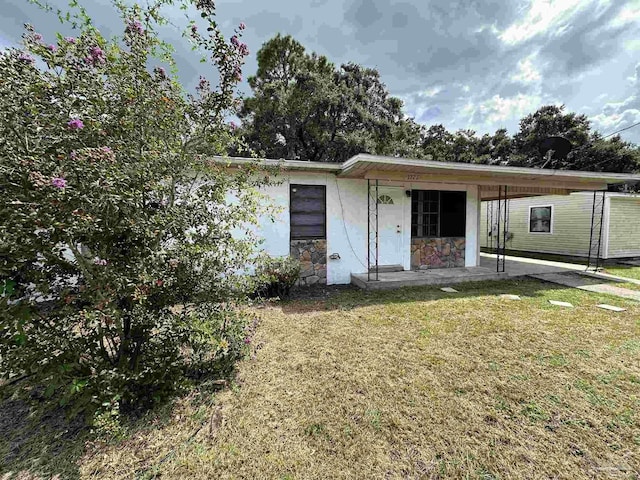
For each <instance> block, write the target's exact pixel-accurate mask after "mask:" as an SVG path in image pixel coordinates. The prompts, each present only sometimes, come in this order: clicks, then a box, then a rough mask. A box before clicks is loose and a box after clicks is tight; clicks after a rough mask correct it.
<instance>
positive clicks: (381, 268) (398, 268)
mask: <svg viewBox="0 0 640 480" xmlns="http://www.w3.org/2000/svg"><path fill="white" fill-rule="evenodd" d="M369 271H370V272H375V271H376V267H371V268H370V269H369ZM388 272H404V267H403V266H402V265H378V273H388Z"/></svg>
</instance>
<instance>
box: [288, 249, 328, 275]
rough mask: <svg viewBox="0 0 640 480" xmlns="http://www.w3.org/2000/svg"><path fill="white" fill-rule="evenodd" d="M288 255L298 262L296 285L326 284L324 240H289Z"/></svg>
mask: <svg viewBox="0 0 640 480" xmlns="http://www.w3.org/2000/svg"><path fill="white" fill-rule="evenodd" d="M290 255H291V257H293V258H296V259H298V260H299V261H300V279H299V280H298V283H297V284H298V285H313V284H315V283H327V241H326V240H291V245H290Z"/></svg>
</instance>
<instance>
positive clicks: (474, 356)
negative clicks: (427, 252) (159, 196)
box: [0, 280, 640, 479]
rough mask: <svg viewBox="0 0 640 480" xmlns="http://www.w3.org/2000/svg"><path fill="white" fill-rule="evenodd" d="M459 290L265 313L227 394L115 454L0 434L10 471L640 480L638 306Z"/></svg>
mask: <svg viewBox="0 0 640 480" xmlns="http://www.w3.org/2000/svg"><path fill="white" fill-rule="evenodd" d="M456 288H457V289H459V290H460V293H454V294H445V293H443V292H441V291H440V290H439V289H437V288H415V289H405V290H399V291H393V292H382V293H380V292H375V293H374V292H372V293H367V292H362V291H351V290H349V291H343V292H341V293H337V294H335V295H332V296H329V297H328V298H324V299H322V300H293V301H289V302H285V303H280V304H273V305H268V306H265V307H263V308H260V309H258V312H259V315H260V317H261V318H262V323H261V325H260V327H259V329H258V333H257V336H256V343H255V347H256V355H255V357H254V358H247V359H246V360H244V361H242V362H241V364H240V365H239V373H238V377H237V379H236V382H235V383H234V384H233V385H231V387H230V388H228V389H225V390H223V391H221V392H219V393H216V394H215V395H214V396H212V395H211V394H206V395H205V394H204V393H202V394H201V395H199V396H198V395H195V394H194V395H191V396H189V397H187V398H183V399H179V400H178V401H176V402H175V403H174V404H173V405H168V406H166V407H165V408H164V409H160V410H158V411H156V412H151V413H149V414H148V415H147V416H146V417H144V418H142V419H139V420H137V421H136V422H135V423H132V425H131V427H130V432H129V433H128V434H127V436H126V438H125V439H124V440H121V441H113V442H110V443H100V442H94V441H92V438H91V435H90V434H88V433H80V434H78V435H76V436H75V437H73V438H71V437H69V436H68V434H65V435H66V436H65V435H63V436H62V438H63V440H64V441H56V439H55V437H54V434H55V430H54V431H53V432H52V431H48V430H47V431H42V433H41V434H40V435H39V436H37V438H35V439H33V438H32V439H22V440H21V442H18V443H16V441H15V436H16V432H13V431H11V430H10V429H9V428H8V427H6V426H5V428H6V429H7V431H6V432H4V433H5V434H4V435H3V437H2V440H0V455H2V456H4V458H5V462H4V468H5V470H11V471H13V472H22V473H23V474H25V475H27V473H30V474H34V475H35V474H42V476H43V478H48V476H46V477H45V475H51V474H56V473H58V474H60V478H68V477H71V478H73V477H80V478H136V476H137V477H138V478H150V476H151V474H158V475H159V478H163V479H165V478H170V479H173V478H175V479H179V478H195V479H209V478H251V479H253V478H255V479H263V478H264V479H271V478H274V479H307V478H317V479H324V478H344V479H350V478H456V479H457V478H473V479H498V478H501V479H507V478H562V479H593V478H625V479H631V478H637V475H638V473H639V472H638V468H639V466H640V453H639V452H640V361H638V359H639V358H640V304H638V303H633V302H631V301H625V300H619V299H615V298H613V297H608V296H604V295H596V294H592V293H588V292H584V291H580V290H577V289H565V288H560V287H555V286H553V285H550V284H547V283H542V282H537V281H533V280H530V281H529V280H528V281H519V282H516V281H510V282H489V283H482V284H479V283H469V284H463V285H459V286H456ZM502 293H515V294H519V295H521V296H522V300H520V301H517V300H507V299H503V298H500V297H499V295H500V294H502ZM550 299H555V300H563V301H567V302H571V303H573V304H574V305H575V308H571V309H566V308H561V307H554V306H552V305H550V304H549V303H548V300H550ZM601 302H607V303H610V304H614V305H620V306H624V307H626V308H627V311H625V312H623V313H612V312H608V311H605V310H601V309H598V308H596V307H595V305H596V304H597V303H601ZM0 413H3V412H0ZM14 422H27V420H23V419H16V420H14ZM5 423H6V422H5ZM29 428H32V427H29V424H28V423H24V424H23V425H22V426H21V429H20V432H23V433H22V435H24V432H26V431H30V430H29ZM18 435H19V434H18ZM47 435H48V436H47ZM45 446H46V447H45ZM12 448H13V449H12ZM42 449H46V450H47V451H48V452H49V453H46V454H43V453H42V451H43V450H42ZM52 451H56V454H55V455H53V454H51V452H52ZM2 456H0V464H2V463H3V462H2V461H1V459H2V458H3V457H2ZM7 459H9V461H8V462H7ZM38 459H40V460H39V461H38ZM0 478H3V477H2V476H1V474H0ZM16 478H40V477H37V476H33V477H30V476H24V477H16Z"/></svg>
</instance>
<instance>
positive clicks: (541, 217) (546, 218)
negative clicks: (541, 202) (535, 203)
mask: <svg viewBox="0 0 640 480" xmlns="http://www.w3.org/2000/svg"><path fill="white" fill-rule="evenodd" d="M552 210H553V208H552V207H551V205H545V206H542V207H530V208H529V233H551V232H552V225H551V224H552V215H553V212H552Z"/></svg>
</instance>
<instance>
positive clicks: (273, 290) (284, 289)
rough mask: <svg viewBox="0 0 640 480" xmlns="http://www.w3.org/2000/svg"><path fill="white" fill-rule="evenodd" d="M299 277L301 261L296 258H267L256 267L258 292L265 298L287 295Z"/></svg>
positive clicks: (256, 289) (256, 288)
mask: <svg viewBox="0 0 640 480" xmlns="http://www.w3.org/2000/svg"><path fill="white" fill-rule="evenodd" d="M298 278H300V262H298V260H296V259H295V258H292V257H272V258H267V259H265V260H263V261H262V262H261V263H260V264H259V265H258V266H257V268H256V273H255V282H256V287H255V291H256V294H257V295H258V296H261V297H264V298H274V297H280V298H283V297H287V296H288V295H289V293H290V291H291V288H292V287H293V286H294V285H295V284H296V282H297V281H298Z"/></svg>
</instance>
